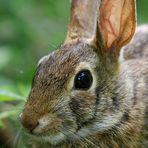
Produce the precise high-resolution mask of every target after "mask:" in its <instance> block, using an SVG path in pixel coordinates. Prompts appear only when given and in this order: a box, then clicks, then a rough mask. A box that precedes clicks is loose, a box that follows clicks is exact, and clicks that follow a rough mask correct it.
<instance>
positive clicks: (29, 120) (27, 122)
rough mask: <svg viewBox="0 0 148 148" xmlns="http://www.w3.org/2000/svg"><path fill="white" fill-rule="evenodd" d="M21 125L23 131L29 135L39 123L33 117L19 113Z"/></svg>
mask: <svg viewBox="0 0 148 148" xmlns="http://www.w3.org/2000/svg"><path fill="white" fill-rule="evenodd" d="M19 117H20V120H21V123H22V125H23V127H24V128H25V129H27V130H28V131H29V132H30V133H33V130H34V129H35V128H36V127H37V126H38V124H39V122H38V120H37V119H36V118H35V117H34V116H30V115H26V114H23V113H21V114H20V115H19Z"/></svg>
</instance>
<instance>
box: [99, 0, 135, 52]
mask: <svg viewBox="0 0 148 148" xmlns="http://www.w3.org/2000/svg"><path fill="white" fill-rule="evenodd" d="M99 11H100V15H99V16H100V17H99V18H98V29H99V32H100V35H101V37H102V41H103V46H104V49H106V50H107V52H108V51H109V52H112V51H111V50H117V51H116V52H119V49H120V48H121V47H122V46H124V45H125V44H127V43H128V42H129V41H130V39H131V38H132V36H133V34H134V32H135V26H136V17H135V0H102V2H101V6H100V9H99ZM98 40H99V39H98Z"/></svg>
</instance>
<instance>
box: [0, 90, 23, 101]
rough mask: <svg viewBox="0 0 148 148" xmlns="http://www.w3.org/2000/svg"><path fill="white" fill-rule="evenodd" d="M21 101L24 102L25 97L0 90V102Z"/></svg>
mask: <svg viewBox="0 0 148 148" xmlns="http://www.w3.org/2000/svg"><path fill="white" fill-rule="evenodd" d="M15 100H16V101H21V100H25V97H23V96H20V95H18V94H15V93H13V92H10V91H6V90H0V102H3V101H15Z"/></svg>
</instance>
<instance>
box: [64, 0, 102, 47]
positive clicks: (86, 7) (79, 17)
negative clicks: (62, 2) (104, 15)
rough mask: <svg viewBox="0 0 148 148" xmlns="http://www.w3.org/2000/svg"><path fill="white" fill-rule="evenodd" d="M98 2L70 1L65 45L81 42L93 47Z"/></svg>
mask: <svg viewBox="0 0 148 148" xmlns="http://www.w3.org/2000/svg"><path fill="white" fill-rule="evenodd" d="M99 2H100V0H72V5H71V18H70V24H69V28H68V33H67V37H66V40H65V44H67V43H68V44H69V43H73V42H78V41H82V42H86V43H88V44H90V45H93V46H95V39H96V30H97V18H98V8H99V7H98V6H99Z"/></svg>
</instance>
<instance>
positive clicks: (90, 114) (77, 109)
mask: <svg viewBox="0 0 148 148" xmlns="http://www.w3.org/2000/svg"><path fill="white" fill-rule="evenodd" d="M95 98H96V95H95V94H91V93H90V92H79V91H78V92H76V93H75V95H74V96H73V97H72V98H71V102H70V104H69V106H70V109H71V111H72V113H73V114H74V116H75V118H76V123H77V128H78V129H77V130H79V129H80V128H82V127H83V126H85V125H87V124H89V123H91V122H92V121H93V120H94V119H95V114H96V109H95V106H96V105H95V104H96V99H95Z"/></svg>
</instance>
